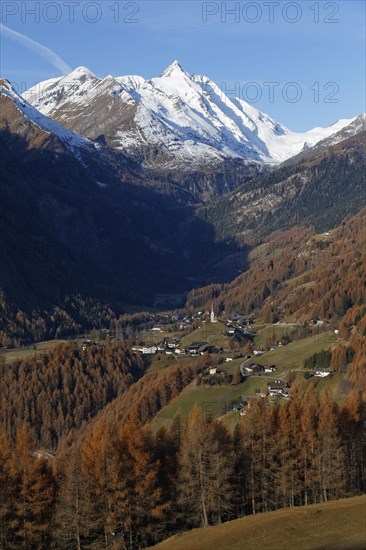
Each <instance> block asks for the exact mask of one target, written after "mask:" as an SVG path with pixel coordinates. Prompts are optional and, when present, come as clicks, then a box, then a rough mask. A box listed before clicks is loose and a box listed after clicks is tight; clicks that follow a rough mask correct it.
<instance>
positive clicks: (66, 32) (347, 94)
mask: <svg viewBox="0 0 366 550" xmlns="http://www.w3.org/2000/svg"><path fill="white" fill-rule="evenodd" d="M32 12H33V13H32ZM1 22H2V23H3V24H4V25H6V27H7V28H10V29H12V30H13V31H16V32H17V33H21V34H23V35H25V36H27V37H28V38H30V39H32V40H33V41H36V42H38V43H40V44H41V45H43V46H44V47H46V48H49V49H50V50H52V51H53V52H54V53H55V54H56V55H57V56H59V57H60V58H61V60H62V61H63V62H64V65H68V66H70V67H72V68H75V67H77V66H80V65H84V66H87V67H88V68H89V69H90V70H92V71H93V72H94V73H95V74H97V75H98V76H100V77H103V76H106V75H108V74H112V75H115V76H120V75H125V74H139V75H141V76H143V77H145V78H150V77H153V76H158V75H159V74H160V73H161V72H162V71H163V70H164V68H165V67H166V66H168V65H169V64H170V63H171V62H172V61H173V60H174V59H178V60H179V61H180V63H181V64H182V66H183V67H184V68H185V69H186V70H187V71H189V72H195V73H199V74H204V75H206V76H209V77H210V78H212V79H213V80H215V81H216V82H217V83H218V84H219V85H221V84H222V83H223V85H224V86H226V89H227V90H232V91H231V92H230V93H234V90H236V94H237V95H239V96H240V97H242V98H243V99H245V100H246V101H248V102H249V103H252V104H253V105H254V106H255V107H257V108H258V109H260V110H262V111H265V112H267V113H269V114H270V115H271V116H272V117H273V118H275V119H276V120H278V121H279V122H282V123H283V124H285V125H286V126H288V127H289V128H291V129H292V130H298V131H302V130H308V129H310V128H312V127H314V126H317V125H320V126H327V125H329V124H331V123H332V122H334V121H335V120H337V119H339V118H350V117H352V116H356V115H357V114H360V113H361V112H364V111H365V110H366V106H365V65H366V60H365V30H364V29H365V3H364V2H363V1H361V0H360V1H357V0H355V1H353V0H341V1H337V2H330V1H319V2H317V1H314V0H312V1H310V2H308V1H307V0H299V1H298V2H287V1H279V0H277V1H273V2H270V1H268V2H267V3H266V2H263V1H258V2H256V1H251V2H249V1H241V2H240V1H239V2H222V1H221V0H220V1H213V2H201V1H199V0H195V1H189V0H188V1H183V0H177V1H174V2H171V1H170V0H166V1H155V0H145V1H139V0H136V1H132V2H131V1H128V0H126V1H120V0H101V1H96V2H92V1H89V0H88V1H86V0H85V1H84V0H78V1H76V0H75V1H73V0H70V1H68V2H67V1H66V0H65V1H64V0H56V1H55V0H54V1H48V0H43V1H42V2H39V1H38V2H33V1H31V0H27V1H26V2H24V1H19V2H18V1H17V0H9V1H8V0H2V2H1ZM43 54H44V52H43ZM45 55H46V57H44V56H43V55H41V54H40V52H39V51H37V50H36V49H34V48H33V47H30V46H29V42H28V43H27V44H26V43H23V42H21V41H19V40H15V39H14V36H13V37H11V36H10V33H9V31H6V32H4V33H2V37H1V59H0V61H1V74H2V76H5V77H6V78H8V79H9V80H10V81H12V82H13V83H14V84H15V85H17V86H18V89H20V90H22V89H26V88H28V87H30V86H32V85H33V84H35V83H36V82H39V81H41V80H45V79H47V78H52V77H54V76H58V75H60V74H61V72H60V64H57V62H56V64H55V59H53V60H52V59H50V54H45ZM271 92H272V93H271ZM271 96H272V97H271Z"/></svg>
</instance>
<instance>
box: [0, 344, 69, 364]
mask: <svg viewBox="0 0 366 550" xmlns="http://www.w3.org/2000/svg"><path fill="white" fill-rule="evenodd" d="M65 342H67V340H45V341H44V342H37V343H36V344H35V345H34V346H35V348H36V349H34V347H33V345H32V346H29V347H26V348H20V349H11V350H9V351H7V350H2V352H1V353H2V354H4V357H5V362H6V363H12V362H13V361H19V360H23V359H30V358H31V357H34V356H36V355H40V354H43V353H46V352H47V351H50V350H52V349H53V348H55V347H57V346H59V345H61V344H63V343H65Z"/></svg>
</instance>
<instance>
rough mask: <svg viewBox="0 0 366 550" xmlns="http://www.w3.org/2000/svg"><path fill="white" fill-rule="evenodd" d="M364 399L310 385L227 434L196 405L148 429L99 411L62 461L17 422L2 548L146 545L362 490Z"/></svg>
mask: <svg viewBox="0 0 366 550" xmlns="http://www.w3.org/2000/svg"><path fill="white" fill-rule="evenodd" d="M365 428H366V407H365V401H364V400H362V398H361V396H360V393H359V392H357V391H354V392H353V393H352V394H351V395H350V396H349V397H348V399H347V400H346V402H345V403H344V405H343V406H342V408H339V406H338V405H337V404H336V403H335V402H334V401H332V399H331V397H330V395H329V393H328V392H324V393H323V394H321V395H320V396H319V395H318V392H317V391H316V389H315V388H314V387H313V386H310V387H308V388H307V389H306V391H304V392H302V391H301V390H299V388H298V389H297V390H294V391H293V392H292V394H291V397H290V399H289V401H288V402H286V403H285V404H283V405H282V406H278V405H274V404H273V403H270V402H269V401H268V400H267V399H257V400H256V399H254V400H253V401H251V406H250V407H249V408H248V409H247V412H246V415H245V416H244V417H242V418H241V419H240V422H239V423H238V425H237V427H236V429H235V431H234V433H232V432H231V431H229V430H228V429H227V428H226V427H225V424H224V423H223V422H221V421H216V420H214V419H212V418H206V417H204V416H203V414H202V411H201V410H200V409H199V408H194V409H193V410H192V411H191V414H190V416H189V418H188V419H187V421H183V420H182V419H181V418H180V417H176V418H175V419H174V420H173V422H172V423H171V425H170V427H169V428H165V427H162V428H160V429H159V430H158V431H157V432H156V433H154V432H152V431H151V429H149V427H148V426H145V427H142V426H141V423H139V422H138V420H137V418H136V415H135V414H132V415H131V416H130V418H129V419H128V420H125V421H121V422H119V423H118V425H111V423H109V422H106V421H105V419H104V418H101V419H100V420H99V421H98V422H95V423H94V424H93V426H92V429H91V430H89V432H88V433H87V434H86V435H85V436H84V438H83V440H82V441H81V442H80V444H79V445H78V446H74V447H73V448H72V449H70V450H69V452H68V454H67V455H65V456H63V458H62V459H59V460H57V459H56V460H54V461H48V462H47V461H46V460H45V459H43V458H36V457H34V456H33V454H32V453H33V450H34V448H35V444H34V442H32V438H31V434H30V432H29V431H28V430H26V429H24V428H23V429H21V430H20V431H19V433H18V435H17V437H16V440H15V443H14V444H11V442H10V441H9V439H8V438H7V436H6V434H5V433H2V434H1V436H0V437H1V445H0V488H1V490H0V545H1V548H4V550H7V549H12V548H20V547H24V548H27V549H30V550H32V549H50V548H55V549H59V550H64V549H65V550H66V549H70V548H75V549H76V548H78V549H87V548H90V549H92V548H93V549H101V548H111V549H112V548H113V549H120V550H122V549H128V550H136V549H139V548H145V547H146V546H149V545H151V544H154V543H155V542H157V541H159V540H162V539H164V538H166V537H168V536H170V535H171V534H173V533H175V532H178V531H181V530H184V529H190V528H193V527H198V526H202V525H203V526H205V525H210V524H216V523H220V522H223V521H226V520H230V519H234V518H236V517H241V516H243V515H247V514H254V513H258V512H265V511H268V510H274V509H277V508H281V507H288V506H301V505H307V504H311V503H316V502H324V501H328V500H330V499H334V498H340V497H346V496H351V495H356V494H359V493H361V492H364V491H365V490H366V472H365V463H366V462H365V461H366V440H365Z"/></svg>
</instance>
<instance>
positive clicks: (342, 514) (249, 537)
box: [154, 495, 366, 550]
mask: <svg viewBox="0 0 366 550" xmlns="http://www.w3.org/2000/svg"><path fill="white" fill-rule="evenodd" d="M365 548H366V495H363V496H360V497H354V498H349V499H342V500H338V501H332V502H327V503H324V504H313V505H311V506H307V507H299V508H286V509H284V510H277V511H275V512H267V513H265V514H256V515H255V516H247V517H245V518H241V519H237V520H234V521H229V522H227V523H223V524H222V525H217V526H214V527H207V528H206V529H194V530H193V531H190V532H188V533H184V534H182V535H177V536H175V537H172V538H170V539H168V540H166V541H164V542H162V543H160V544H158V545H156V546H154V550H212V549H215V550H294V549H296V550H364V549H365Z"/></svg>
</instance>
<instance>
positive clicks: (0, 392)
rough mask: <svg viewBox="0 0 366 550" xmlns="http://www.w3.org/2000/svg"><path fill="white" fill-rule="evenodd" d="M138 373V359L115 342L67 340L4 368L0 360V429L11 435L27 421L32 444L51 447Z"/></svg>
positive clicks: (86, 419) (96, 410) (101, 406)
mask: <svg viewBox="0 0 366 550" xmlns="http://www.w3.org/2000/svg"><path fill="white" fill-rule="evenodd" d="M143 373H144V365H143V361H142V358H141V357H140V356H139V355H135V354H134V353H133V352H132V351H131V349H130V348H129V347H128V345H126V344H123V343H119V342H113V343H108V342H106V343H103V344H98V345H93V346H90V347H87V348H86V349H85V350H83V349H82V348H80V346H79V345H78V344H76V343H75V342H71V343H67V344H62V345H60V346H58V347H57V348H55V349H54V350H52V351H50V352H49V353H47V354H44V355H38V356H35V357H34V358H32V359H27V360H23V361H17V362H14V363H11V364H9V365H6V364H5V361H4V358H3V357H0V396H1V401H0V403H1V406H0V425H3V426H4V427H5V428H6V430H7V432H8V433H9V434H10V435H11V437H14V436H15V433H16V432H17V431H18V430H19V427H20V426H21V425H22V424H23V423H24V422H27V423H28V424H29V425H31V426H33V427H34V429H35V437H36V441H37V442H38V444H41V445H43V446H45V447H49V448H56V447H57V445H58V443H59V441H60V438H61V437H62V436H70V433H72V432H73V431H74V430H78V429H79V428H80V427H81V426H82V425H83V423H85V422H88V421H89V420H90V419H91V418H93V417H94V416H95V415H96V414H97V413H98V411H100V410H101V409H103V408H104V407H105V405H107V403H109V402H110V401H112V400H113V399H114V398H116V397H117V396H118V395H120V394H121V393H122V392H124V391H126V390H127V389H128V387H129V386H131V384H132V383H133V382H135V381H136V380H137V379H138V378H140V377H141V376H142V375H143Z"/></svg>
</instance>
